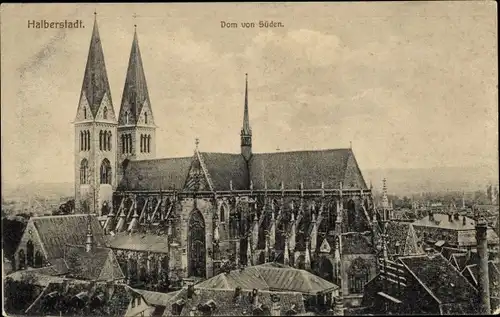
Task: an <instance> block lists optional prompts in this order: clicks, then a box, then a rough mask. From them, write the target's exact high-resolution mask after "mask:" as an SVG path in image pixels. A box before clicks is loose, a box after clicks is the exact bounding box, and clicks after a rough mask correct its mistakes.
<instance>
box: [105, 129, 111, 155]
mask: <svg viewBox="0 0 500 317" xmlns="http://www.w3.org/2000/svg"><path fill="white" fill-rule="evenodd" d="M106 141H107V142H106V143H107V145H108V151H111V131H108V137H107V140H106Z"/></svg>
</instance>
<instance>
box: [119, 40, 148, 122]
mask: <svg viewBox="0 0 500 317" xmlns="http://www.w3.org/2000/svg"><path fill="white" fill-rule="evenodd" d="M145 104H148V105H150V100H149V92H148V86H147V83H146V75H145V74H144V67H143V65H142V58H141V51H140V49H139V40H138V38H137V31H134V40H133V41H132V48H131V50H130V58H129V61H128V68H127V77H126V79H125V86H124V87H123V95H122V103H121V107H120V116H119V119H118V122H119V123H120V124H125V123H126V122H127V121H126V118H125V116H126V112H128V113H130V114H131V115H130V117H129V121H128V123H129V124H137V122H138V118H139V116H140V115H141V112H142V109H143V107H144V106H145ZM149 111H150V116H151V119H152V111H151V108H150V109H149ZM151 122H153V121H152V120H151Z"/></svg>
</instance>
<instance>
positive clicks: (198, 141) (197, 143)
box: [194, 138, 200, 150]
mask: <svg viewBox="0 0 500 317" xmlns="http://www.w3.org/2000/svg"><path fill="white" fill-rule="evenodd" d="M194 144H196V150H198V145H199V144H200V139H198V138H196V139H195V140H194Z"/></svg>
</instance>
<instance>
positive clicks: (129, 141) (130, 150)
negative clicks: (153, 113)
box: [128, 134, 132, 153]
mask: <svg viewBox="0 0 500 317" xmlns="http://www.w3.org/2000/svg"><path fill="white" fill-rule="evenodd" d="M128 152H129V153H132V134H128Z"/></svg>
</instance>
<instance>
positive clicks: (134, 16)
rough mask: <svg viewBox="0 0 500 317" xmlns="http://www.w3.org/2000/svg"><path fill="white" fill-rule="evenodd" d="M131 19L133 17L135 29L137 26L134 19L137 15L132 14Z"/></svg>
mask: <svg viewBox="0 0 500 317" xmlns="http://www.w3.org/2000/svg"><path fill="white" fill-rule="evenodd" d="M132 17H134V28H137V24H136V23H135V19H136V18H137V14H136V13H134V15H132Z"/></svg>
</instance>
